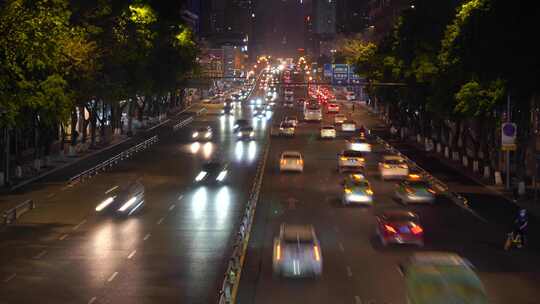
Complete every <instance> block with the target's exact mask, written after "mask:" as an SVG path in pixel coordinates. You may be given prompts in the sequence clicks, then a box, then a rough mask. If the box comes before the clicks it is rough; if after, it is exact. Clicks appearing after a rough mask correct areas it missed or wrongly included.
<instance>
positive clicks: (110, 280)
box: [107, 271, 118, 283]
mask: <svg viewBox="0 0 540 304" xmlns="http://www.w3.org/2000/svg"><path fill="white" fill-rule="evenodd" d="M117 275H118V271H115V272H114V273H113V274H111V276H110V277H109V278H108V279H107V282H109V283H110V282H112V281H113V280H114V278H116V276H117Z"/></svg>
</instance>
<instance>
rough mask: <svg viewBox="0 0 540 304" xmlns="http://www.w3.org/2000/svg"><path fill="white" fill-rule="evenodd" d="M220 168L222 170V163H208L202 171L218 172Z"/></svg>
mask: <svg viewBox="0 0 540 304" xmlns="http://www.w3.org/2000/svg"><path fill="white" fill-rule="evenodd" d="M220 168H221V163H218V162H211V163H206V164H204V165H203V166H202V170H203V171H206V172H212V171H217V170H219V169H220Z"/></svg>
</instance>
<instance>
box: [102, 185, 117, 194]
mask: <svg viewBox="0 0 540 304" xmlns="http://www.w3.org/2000/svg"><path fill="white" fill-rule="evenodd" d="M116 189H118V185H116V186H114V187H112V188H110V189H109V190H107V191H105V194H109V193H110V192H113V191H114V190H116Z"/></svg>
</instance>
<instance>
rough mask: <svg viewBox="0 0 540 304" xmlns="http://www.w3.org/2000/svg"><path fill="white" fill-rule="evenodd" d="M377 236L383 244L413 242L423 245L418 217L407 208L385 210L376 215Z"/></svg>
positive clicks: (422, 230) (422, 234)
mask: <svg viewBox="0 0 540 304" xmlns="http://www.w3.org/2000/svg"><path fill="white" fill-rule="evenodd" d="M376 220H377V231H376V232H377V236H378V237H379V240H380V241H381V244H382V245H383V246H386V245H388V244H413V245H418V246H420V247H422V246H424V229H423V228H422V225H421V224H420V218H419V217H418V215H417V214H416V213H414V212H411V211H408V210H385V211H382V212H381V213H380V214H379V215H378V216H377V217H376Z"/></svg>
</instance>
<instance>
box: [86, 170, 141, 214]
mask: <svg viewBox="0 0 540 304" xmlns="http://www.w3.org/2000/svg"><path fill="white" fill-rule="evenodd" d="M113 189H114V190H113V191H111V192H108V193H106V194H107V197H106V198H105V199H104V200H103V201H101V202H100V203H99V204H98V205H97V206H96V208H95V210H96V212H98V213H113V214H115V215H119V216H129V215H132V214H134V213H135V212H138V211H140V210H141V208H142V207H143V205H144V185H143V184H142V181H141V179H137V180H134V181H132V182H130V183H129V184H127V185H126V186H124V187H121V188H120V187H117V188H113Z"/></svg>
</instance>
